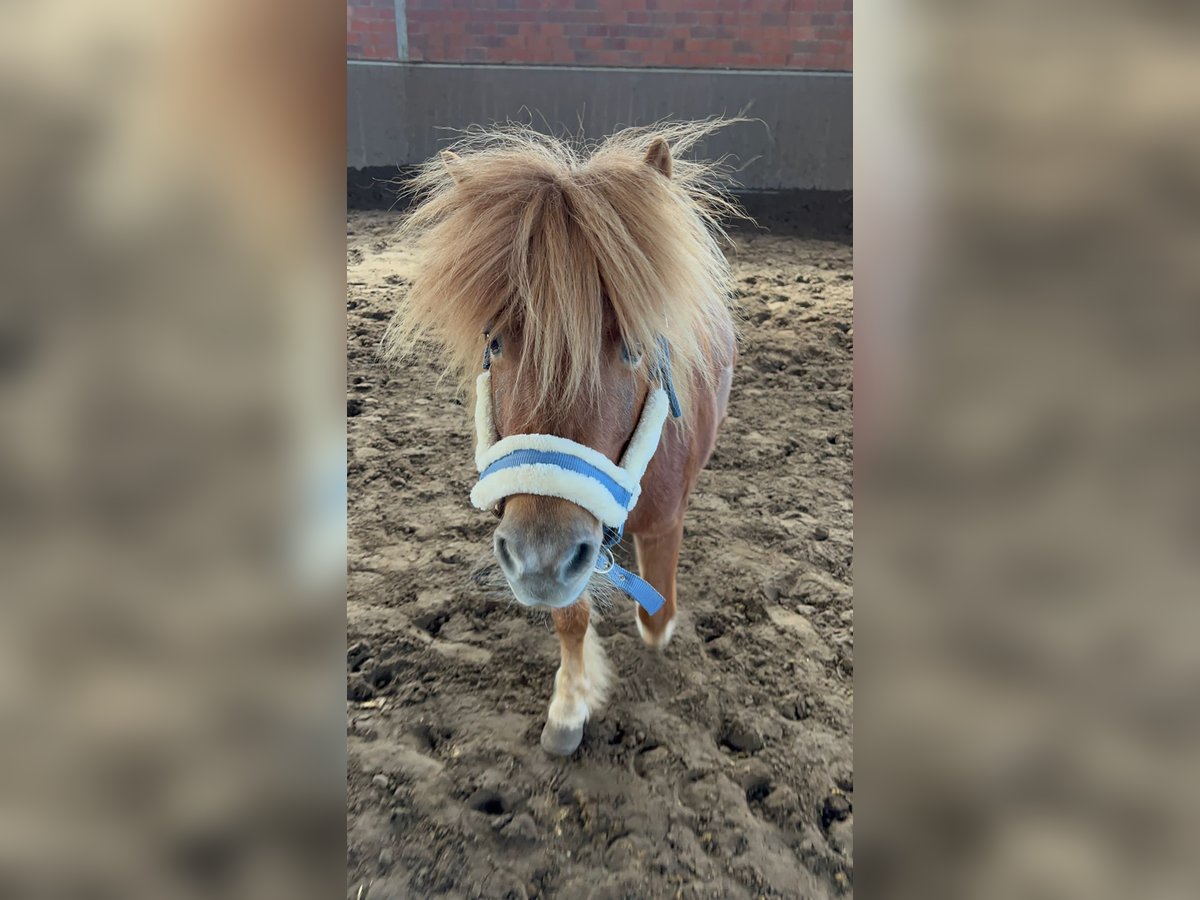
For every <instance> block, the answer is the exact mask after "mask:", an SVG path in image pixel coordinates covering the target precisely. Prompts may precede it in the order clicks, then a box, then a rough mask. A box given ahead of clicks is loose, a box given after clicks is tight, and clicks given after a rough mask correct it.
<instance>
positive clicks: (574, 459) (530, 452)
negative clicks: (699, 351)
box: [471, 341, 680, 615]
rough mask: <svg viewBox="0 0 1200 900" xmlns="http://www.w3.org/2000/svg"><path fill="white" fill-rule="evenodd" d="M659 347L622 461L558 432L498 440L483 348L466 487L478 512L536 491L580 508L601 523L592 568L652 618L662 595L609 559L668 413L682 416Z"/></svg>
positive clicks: (666, 357) (667, 363)
mask: <svg viewBox="0 0 1200 900" xmlns="http://www.w3.org/2000/svg"><path fill="white" fill-rule="evenodd" d="M662 348H663V351H664V352H663V353H662V354H660V361H659V364H658V366H657V367H656V368H657V374H658V376H659V379H660V381H661V382H662V386H660V387H656V388H654V389H652V390H651V391H650V394H649V396H647V398H646V403H645V405H644V406H643V407H642V414H641V417H640V418H639V419H638V424H637V427H636V428H635V429H634V432H633V437H631V438H630V439H629V446H628V447H627V448H626V450H625V453H624V455H623V456H622V457H621V462H620V464H617V463H614V462H613V461H612V460H610V459H609V458H608V457H607V456H605V455H604V454H603V453H599V452H597V451H596V450H593V449H592V448H591V447H587V446H584V445H583V444H578V443H576V442H575V441H572V440H568V439H567V438H563V437H557V436H556V435H550V434H514V435H509V436H508V437H506V438H503V439H499V435H498V434H497V432H496V422H495V417H494V414H493V409H492V373H491V371H490V369H491V366H490V362H491V359H490V356H489V354H488V353H487V352H486V351H485V353H484V370H483V372H481V373H480V374H479V377H478V378H477V379H476V382H475V398H476V399H475V440H476V444H475V467H476V468H477V469H478V470H479V481H477V482H476V483H475V487H474V488H473V489H472V490H471V503H472V504H473V505H474V506H475V507H476V508H478V509H492V508H493V507H495V506H496V504H497V503H499V502H500V501H501V500H503V499H505V498H506V497H511V496H513V495H514V494H537V495H539V496H543V497H560V498H562V499H563V500H569V501H570V502H572V503H575V504H577V505H578V506H582V507H583V508H584V509H586V510H587V511H588V512H590V513H591V514H592V515H594V516H595V517H596V518H597V519H599V520H600V522H601V523H602V524H603V525H604V545H603V547H602V548H601V551H600V554H599V555H598V557H597V560H596V572H597V573H599V574H601V575H604V576H605V577H606V578H607V579H608V580H609V581H610V582H612V584H614V585H615V586H616V587H618V588H620V589H621V590H623V591H625V592H626V593H627V594H629V595H630V596H631V597H633V599H634V600H636V601H637V602H638V603H639V604H641V605H642V607H644V608H645V610H646V612H648V613H650V614H651V615H653V614H654V613H656V612H658V610H659V609H660V608H661V607H662V605H663V598H662V595H661V594H659V593H658V591H656V590H655V589H654V588H653V587H652V586H651V585H650V584H649V583H648V582H646V581H645V580H643V579H642V578H639V577H638V576H637V575H635V574H633V573H632V572H630V571H628V570H627V569H623V568H622V567H621V566H618V565H617V564H616V563H615V562H613V558H612V549H611V548H612V547H613V546H614V545H615V544H617V543H619V542H620V540H621V534H622V531H623V529H624V527H625V521H626V519H627V518H628V517H629V513H630V511H631V510H632V509H633V508H634V506H636V505H637V501H638V497H639V496H640V495H641V481H642V476H643V475H645V474H646V467H647V466H648V465H649V464H650V460H651V458H652V457H653V456H654V452H655V450H657V449H658V443H659V439H660V438H661V436H662V430H663V425H664V424H665V423H666V420H667V415H668V414H671V415H673V416H675V417H678V416H679V414H680V411H679V403H678V400H676V398H675V389H674V386H673V385H672V384H671V377H670V356H669V355H668V354H667V353H666V345H665V341H664V342H662Z"/></svg>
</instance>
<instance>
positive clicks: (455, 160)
mask: <svg viewBox="0 0 1200 900" xmlns="http://www.w3.org/2000/svg"><path fill="white" fill-rule="evenodd" d="M438 155H439V156H441V158H442V165H444V166H445V167H446V171H447V172H449V173H450V177H451V178H453V179H454V183H455V184H462V174H461V173H460V172H459V169H458V164H459V163H461V162H462V157H461V156H459V155H458V154H457V153H455V152H454V151H453V150H443V151H442V152H441V153H440V154H438Z"/></svg>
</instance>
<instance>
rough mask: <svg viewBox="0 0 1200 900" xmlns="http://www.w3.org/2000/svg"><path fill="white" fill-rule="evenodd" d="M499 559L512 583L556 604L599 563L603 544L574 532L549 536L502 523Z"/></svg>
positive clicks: (497, 547)
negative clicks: (565, 589)
mask: <svg viewBox="0 0 1200 900" xmlns="http://www.w3.org/2000/svg"><path fill="white" fill-rule="evenodd" d="M493 540H494V544H495V550H496V559H497V560H498V561H499V562H500V568H501V569H502V570H503V571H504V574H505V575H506V576H508V578H509V580H510V581H512V582H515V583H517V584H519V585H520V586H521V587H522V588H523V589H524V591H523V592H524V593H526V594H527V595H528V596H530V597H532V598H534V599H537V600H539V601H540V602H546V603H553V602H554V601H555V600H556V599H557V598H556V596H555V595H556V594H560V593H561V591H562V589H563V588H569V587H571V586H573V585H575V584H576V583H577V582H578V581H579V580H580V578H581V577H582V576H583V575H584V574H585V573H586V572H588V571H589V570H590V569H591V568H592V566H593V564H594V563H595V562H596V556H597V554H598V553H599V552H600V545H599V544H598V543H597V542H596V540H595V539H594V538H593V537H591V536H590V535H584V534H580V533H578V532H575V531H574V530H573V529H571V530H569V533H567V534H559V535H554V534H548V533H546V532H538V531H533V530H530V529H528V528H520V527H506V523H501V524H500V527H499V528H497V529H496V534H495V537H494V539H493Z"/></svg>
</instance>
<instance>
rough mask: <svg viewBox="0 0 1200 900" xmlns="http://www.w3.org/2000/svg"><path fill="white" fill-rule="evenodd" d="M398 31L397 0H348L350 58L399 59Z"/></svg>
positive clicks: (347, 26)
mask: <svg viewBox="0 0 1200 900" xmlns="http://www.w3.org/2000/svg"><path fill="white" fill-rule="evenodd" d="M451 2H452V0H451ZM403 8H404V7H403V6H401V7H400V9H401V10H403ZM396 34H397V32H396V0H346V58H347V59H398V58H399V49H398V47H397V40H396Z"/></svg>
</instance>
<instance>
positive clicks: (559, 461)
mask: <svg viewBox="0 0 1200 900" xmlns="http://www.w3.org/2000/svg"><path fill="white" fill-rule="evenodd" d="M533 465H544V466H556V467H557V468H559V469H566V470H567V471H568V472H574V473H576V474H577V475H586V476H587V477H588V478H591V479H593V480H595V481H597V482H599V483H600V484H601V485H602V486H603V487H604V488H605V490H607V491H608V492H609V493H610V494H612V497H613V499H614V500H616V501H617V502H618V503H619V504H621V506H622V507H623V508H624V509H629V501H630V500H632V499H633V495H632V494H630V493H629V491H627V490H625V488H623V487H621V485H619V484H617V483H616V482H615V481H614V480H613V479H612V478H611V477H610V476H609V475H608V474H607V473H605V472H603V471H601V470H600V469H597V468H596V467H595V466H593V465H592V464H591V463H588V462H585V461H584V460H582V459H580V458H579V457H578V456H571V454H569V453H559V452H558V451H555V450H514V451H513V452H512V453H509V454H508V455H506V456H502V457H500V458H499V459H498V460H496V461H495V462H494V463H492V464H491V465H490V466H488V467H487V468H486V469H484V470H483V474H482V475H480V476H479V480H480V481H483V479H485V478H487V477H488V476H489V475H491V474H492V473H493V472H499V471H500V470H501V469H511V468H512V467H514V466H533Z"/></svg>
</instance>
